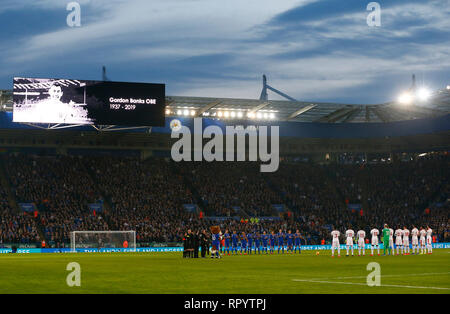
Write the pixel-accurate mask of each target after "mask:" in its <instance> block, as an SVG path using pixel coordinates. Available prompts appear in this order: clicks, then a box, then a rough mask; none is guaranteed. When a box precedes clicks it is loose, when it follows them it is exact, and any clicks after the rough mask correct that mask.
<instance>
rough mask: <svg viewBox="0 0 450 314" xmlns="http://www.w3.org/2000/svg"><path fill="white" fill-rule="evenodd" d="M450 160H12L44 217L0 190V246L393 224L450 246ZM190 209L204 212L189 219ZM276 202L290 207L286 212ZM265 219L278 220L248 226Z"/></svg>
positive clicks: (14, 180) (16, 182)
mask: <svg viewBox="0 0 450 314" xmlns="http://www.w3.org/2000/svg"><path fill="white" fill-rule="evenodd" d="M449 162H450V158H449V156H448V155H447V154H446V153H440V154H432V155H430V156H429V157H425V158H418V159H415V160H412V161H408V162H402V161H396V162H393V163H373V164H371V163H365V164H345V165H344V164H337V163H330V164H323V165H322V164H319V163H314V162H293V161H288V160H286V161H284V162H282V163H281V164H280V168H279V170H278V171H277V172H275V173H266V174H264V173H260V172H259V171H258V165H255V164H253V163H250V162H239V163H214V162H213V163H206V162H198V163H187V162H180V163H174V162H172V161H170V160H167V159H164V158H149V159H147V160H140V158H138V157H118V156H96V157H92V156H58V155H57V156H35V155H27V154H17V153H12V154H7V155H4V156H3V164H4V165H5V168H6V174H7V177H8V180H9V182H10V185H11V188H12V191H13V195H14V196H15V198H16V200H17V202H18V203H22V202H27V203H34V204H35V205H36V208H37V211H38V213H39V214H38V215H37V217H36V218H34V215H33V214H32V213H26V212H22V213H18V209H14V210H13V209H12V208H10V205H9V203H8V202H7V201H6V199H7V193H6V191H5V190H4V188H2V190H0V195H1V198H2V201H1V202H0V210H1V212H2V218H1V224H0V240H1V241H2V242H1V243H19V244H25V243H29V244H30V243H37V244H38V243H39V242H40V241H42V240H44V239H45V240H46V242H47V243H48V245H50V246H54V247H64V246H67V245H68V244H69V242H70V239H69V233H70V231H74V230H136V233H137V242H138V245H148V244H149V243H152V242H165V243H167V242H180V241H181V240H182V237H183V234H184V232H185V231H186V229H187V228H192V229H196V230H200V229H207V228H209V226H211V225H214V224H219V225H221V227H222V229H225V228H228V229H229V230H238V231H246V232H249V231H252V230H272V229H275V230H278V229H293V230H295V229H300V230H301V232H302V234H303V236H304V237H305V238H306V240H307V242H308V243H309V244H317V243H320V241H321V240H322V239H325V240H328V239H329V232H330V230H331V228H338V229H340V230H345V229H346V228H347V227H348V226H350V225H351V226H352V227H353V229H357V228H358V229H359V228H363V229H366V231H368V230H369V228H371V227H373V226H377V227H381V226H382V224H384V223H386V222H387V223H389V224H390V225H392V226H395V227H402V226H403V225H406V226H408V227H410V226H411V225H412V224H414V225H416V226H426V225H427V224H429V225H430V226H431V228H432V229H433V230H434V232H435V233H434V234H435V235H436V238H437V239H438V241H441V242H442V241H448V240H449V223H450V221H449V216H448V212H449V211H448V209H449V202H448V195H449V193H448V192H449V182H448V177H449V169H450V167H449ZM90 203H101V204H103V210H101V211H98V212H93V211H92V209H90V207H89V204H90ZM183 204H196V205H198V210H197V211H195V212H189V211H187V210H186V209H185V208H184V207H183ZM273 204H283V205H284V206H285V210H284V212H283V213H278V212H277V211H276V210H274V208H273V206H272V205H273ZM351 204H357V205H358V206H360V208H361V210H359V209H356V210H355V208H352V207H351V206H350V205H351ZM199 211H202V212H204V213H205V216H206V217H203V218H200V217H199ZM287 213H290V214H289V215H288V214H287ZM265 216H271V217H272V219H270V220H266V219H261V220H260V222H259V223H258V224H255V223H252V222H250V220H249V218H251V217H261V218H263V217H265ZM214 217H217V218H214ZM235 217H238V218H237V219H235ZM241 219H243V220H242V221H241Z"/></svg>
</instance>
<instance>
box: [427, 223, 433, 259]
mask: <svg viewBox="0 0 450 314" xmlns="http://www.w3.org/2000/svg"><path fill="white" fill-rule="evenodd" d="M432 234H433V230H431V228H430V226H427V251H428V252H427V253H428V254H432V253H433V246H432V245H431V235H432Z"/></svg>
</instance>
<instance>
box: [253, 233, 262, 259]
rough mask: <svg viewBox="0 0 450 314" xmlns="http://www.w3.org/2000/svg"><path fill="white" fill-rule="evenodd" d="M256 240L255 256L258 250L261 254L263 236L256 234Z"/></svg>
mask: <svg viewBox="0 0 450 314" xmlns="http://www.w3.org/2000/svg"><path fill="white" fill-rule="evenodd" d="M254 240H255V254H256V250H258V254H261V236H260V234H259V232H255V235H254Z"/></svg>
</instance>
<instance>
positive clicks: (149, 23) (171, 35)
mask: <svg viewBox="0 0 450 314" xmlns="http://www.w3.org/2000/svg"><path fill="white" fill-rule="evenodd" d="M4 1H5V3H4V5H3V7H2V8H1V9H0V19H1V20H2V21H3V24H4V25H8V24H10V25H11V27H12V28H11V29H9V30H8V29H6V30H5V29H3V31H0V35H2V37H3V38H4V42H5V38H6V40H7V42H8V45H4V46H2V47H0V88H10V84H11V81H12V76H14V75H24V76H27V75H28V76H34V77H36V76H40V77H42V76H50V77H61V76H66V77H74V78H83V79H98V78H99V76H100V69H101V66H102V65H103V64H105V65H106V66H107V67H108V75H109V76H110V77H111V79H113V80H124V81H125V80H126V81H148V82H166V83H167V92H168V93H169V94H171V95H195V96H213V97H236V98H238V97H240V98H257V97H258V96H259V92H260V89H261V75H262V74H263V73H266V74H267V75H268V78H269V83H271V84H272V85H273V86H275V87H277V88H278V89H281V90H283V91H284V92H286V93H288V94H290V95H292V96H293V97H296V98H298V99H302V100H303V99H304V100H311V101H313V100H326V101H346V102H351V103H377V102H384V101H388V100H390V99H392V97H395V95H394V93H396V92H398V90H399V89H401V88H405V87H409V83H410V78H409V77H410V75H411V74H412V73H414V72H415V73H416V74H417V76H418V78H419V79H420V78H421V77H425V79H426V82H427V84H428V85H431V87H433V88H440V87H442V86H444V85H446V84H448V83H450V82H448V79H449V77H448V73H449V70H450V58H449V57H450V48H449V47H450V31H449V29H450V21H449V19H448V16H450V7H449V6H448V1H446V0H432V1H427V2H423V1H403V0H395V1H394V0H390V1H387V0H386V1H379V2H380V4H381V9H382V11H381V23H382V25H381V27H379V28H370V27H368V26H367V24H366V17H367V14H368V13H369V12H368V11H366V5H367V3H369V2H370V1H367V3H366V2H364V1H360V0H346V1H335V0H303V1H302V0H282V1H273V0H248V1H240V0H229V1H226V2H223V1H210V0H165V1H155V0H151V1H149V0H127V1H124V0H108V1H106V0H92V1H89V0H84V1H78V2H79V3H80V5H81V8H82V27H80V28H69V27H67V25H65V19H66V15H67V14H68V12H67V11H66V10H65V5H66V4H67V3H68V2H69V1H60V0H45V1H31V0H30V1H25V0H14V1H10V0H4ZM40 16H44V17H45V19H42V20H40ZM29 20H31V21H32V22H33V23H32V26H30V24H29V23H26V22H27V21H29ZM5 22H6V23H5ZM8 22H10V23H8ZM446 80H447V81H446ZM270 97H273V98H274V99H275V98H276V99H278V97H275V96H273V94H272V95H270Z"/></svg>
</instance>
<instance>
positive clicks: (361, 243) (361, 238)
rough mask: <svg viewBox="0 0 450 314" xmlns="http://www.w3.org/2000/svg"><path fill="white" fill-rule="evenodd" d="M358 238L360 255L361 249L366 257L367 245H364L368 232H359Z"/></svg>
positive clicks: (359, 253)
mask: <svg viewBox="0 0 450 314" xmlns="http://www.w3.org/2000/svg"><path fill="white" fill-rule="evenodd" d="M357 236H358V255H359V256H361V248H362V251H363V255H366V247H365V246H366V245H365V243H364V240H365V237H366V232H365V231H364V230H359V231H358V233H357Z"/></svg>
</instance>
